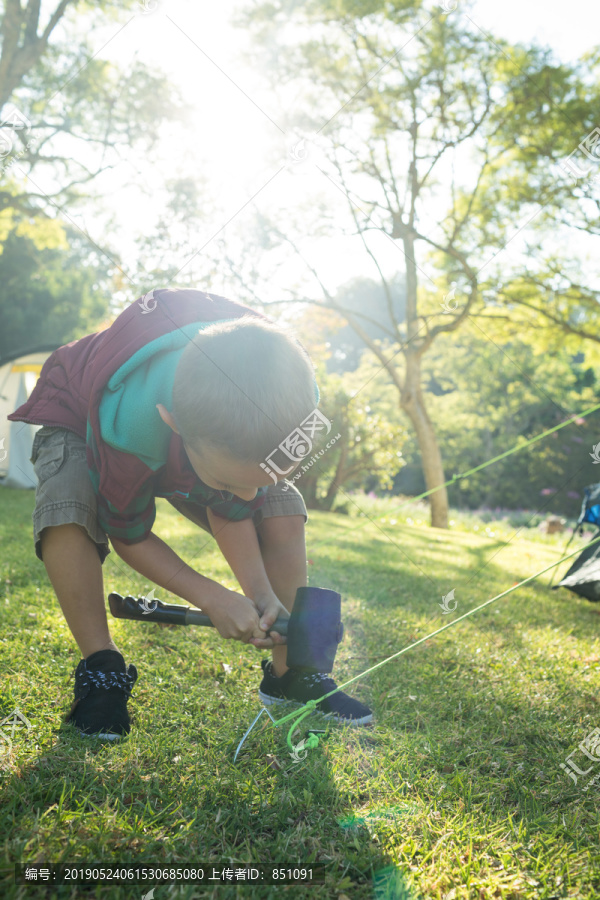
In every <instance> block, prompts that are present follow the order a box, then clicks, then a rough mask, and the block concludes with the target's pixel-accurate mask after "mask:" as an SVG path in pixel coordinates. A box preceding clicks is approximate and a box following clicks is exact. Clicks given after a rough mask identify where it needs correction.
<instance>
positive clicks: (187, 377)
mask: <svg viewBox="0 0 600 900" xmlns="http://www.w3.org/2000/svg"><path fill="white" fill-rule="evenodd" d="M316 404H317V401H316V397H315V379H314V368H313V365H312V363H311V361H310V359H309V357H308V355H307V354H306V352H305V351H304V349H303V348H302V347H301V346H300V345H299V344H298V342H297V341H296V340H295V339H294V338H293V337H292V336H290V335H289V334H287V333H286V332H285V331H283V330H282V329H281V328H279V327H278V326H276V325H274V324H273V323H271V322H267V321H264V320H263V319H259V318H257V317H254V316H244V317H242V318H241V319H233V320H231V321H228V322H221V323H215V324H213V325H209V326H208V327H207V328H204V329H202V330H200V331H199V332H198V333H197V335H196V336H195V337H194V339H193V340H191V341H190V343H189V344H188V346H187V347H186V348H185V350H184V351H183V353H182V355H181V358H180V360H179V363H178V366H177V369H176V372H175V381H174V384H173V404H172V411H171V413H170V414H169V413H167V415H165V412H166V410H164V407H159V412H160V414H161V416H162V418H163V419H164V421H166V422H167V423H168V424H169V425H170V426H171V427H172V428H173V429H174V430H175V431H177V432H178V433H179V434H180V435H181V437H182V440H183V443H184V445H185V448H186V452H187V454H188V456H189V458H190V462H191V463H192V465H193V467H194V469H195V470H196V472H197V474H198V475H199V477H200V478H201V479H202V481H204V482H205V484H209V485H211V486H215V487H217V486H218V487H219V488H220V489H223V490H227V488H226V487H223V484H226V483H227V484H228V485H229V488H230V489H231V492H232V493H235V494H237V495H238V496H243V495H244V490H245V492H246V493H248V492H250V493H252V496H254V494H255V493H256V488H257V487H260V486H266V485H268V484H272V483H273V482H272V479H270V478H269V476H268V475H267V474H266V473H265V471H264V470H263V469H261V468H260V465H259V464H260V463H261V462H264V461H265V459H266V457H267V456H268V455H269V454H270V453H271V452H272V451H273V450H275V448H276V447H277V446H278V445H279V444H280V443H281V441H283V440H284V438H286V437H287V436H288V435H289V434H290V432H292V431H293V430H294V429H295V428H297V427H298V426H299V425H300V423H301V422H302V421H303V420H304V419H305V418H306V417H307V416H308V414H309V413H310V412H312V410H313V409H314V408H315V406H316ZM291 464H292V463H291V461H290V465H291ZM205 476H207V477H205ZM223 476H228V477H226V478H224V477H223ZM211 481H212V482H215V483H214V484H211ZM217 482H218V484H217ZM236 488H240V489H241V493H240V491H239V490H236ZM246 499H249V498H246Z"/></svg>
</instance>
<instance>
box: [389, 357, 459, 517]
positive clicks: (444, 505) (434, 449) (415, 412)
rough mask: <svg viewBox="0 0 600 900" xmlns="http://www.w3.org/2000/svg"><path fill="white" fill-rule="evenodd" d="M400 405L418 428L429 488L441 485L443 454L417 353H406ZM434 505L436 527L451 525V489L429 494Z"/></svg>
mask: <svg viewBox="0 0 600 900" xmlns="http://www.w3.org/2000/svg"><path fill="white" fill-rule="evenodd" d="M400 406H401V408H402V409H403V410H404V412H405V413H406V415H407V416H408V417H409V419H410V421H411V422H412V424H413V427H414V429H415V434H416V436H417V442H418V444H419V450H420V451H421V460H422V465H423V475H424V476H425V485H426V487H427V490H428V491H429V490H431V489H432V488H434V487H438V486H439V485H440V484H443V483H444V481H445V480H446V478H445V476H444V467H443V465H442V454H441V453H440V448H439V444H438V441H437V437H436V434H435V430H434V428H433V423H432V421H431V419H430V418H429V416H428V414H427V409H426V408H425V403H424V400H423V394H422V392H421V359H420V357H419V356H418V354H412V353H411V354H407V355H406V378H405V380H404V390H403V392H402V396H401V399H400ZM428 500H429V504H430V508H431V524H432V526H433V527H434V528H447V527H448V492H447V491H446V488H445V487H444V488H441V489H440V490H439V491H436V492H435V493H434V494H430V495H429V497H428Z"/></svg>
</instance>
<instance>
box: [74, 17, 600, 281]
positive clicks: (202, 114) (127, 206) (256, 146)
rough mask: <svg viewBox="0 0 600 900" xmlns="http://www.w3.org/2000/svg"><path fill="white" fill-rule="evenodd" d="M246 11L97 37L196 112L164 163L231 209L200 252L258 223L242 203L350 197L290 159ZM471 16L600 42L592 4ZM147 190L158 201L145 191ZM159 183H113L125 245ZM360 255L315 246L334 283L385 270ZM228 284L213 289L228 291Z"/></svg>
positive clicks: (564, 39) (599, 20) (551, 36)
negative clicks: (159, 77)
mask: <svg viewBox="0 0 600 900" xmlns="http://www.w3.org/2000/svg"><path fill="white" fill-rule="evenodd" d="M450 2H451V0H450ZM459 3H460V0H459ZM239 6H240V2H239V0H238V2H237V3H234V2H232V0H219V2H218V3H211V4H207V3H199V2H195V0H140V2H139V3H138V11H137V14H135V15H134V16H133V17H131V19H130V21H128V23H127V24H126V25H125V27H121V25H120V24H115V23H114V22H112V23H110V25H107V27H106V29H102V31H101V33H100V32H99V33H98V34H97V41H96V36H94V41H95V43H97V46H98V50H100V48H102V47H103V45H104V44H106V46H104V47H103V49H102V50H101V51H100V55H101V56H106V57H108V58H113V59H115V60H118V61H120V62H126V61H127V60H128V59H130V58H131V56H132V55H133V54H134V53H137V54H138V55H139V56H140V58H141V59H143V60H145V61H146V62H149V61H152V60H155V61H156V63H157V65H158V66H159V67H160V68H161V69H164V70H165V71H166V72H168V73H169V75H170V77H171V79H172V81H173V82H174V83H175V84H176V85H178V87H179V88H180V89H181V91H182V93H183V94H184V96H185V97H186V99H187V101H188V102H189V103H190V104H191V105H193V107H194V109H195V113H194V115H193V117H192V121H191V122H190V123H189V125H188V126H187V127H186V129H185V130H180V129H178V128H172V129H169V128H167V132H168V133H166V134H165V135H164V140H163V143H162V147H163V152H166V153H167V154H168V157H167V156H166V157H165V159H168V162H167V161H165V162H164V163H163V164H162V166H161V167H159V168H162V172H163V173H164V172H165V171H166V174H168V175H169V177H175V176H176V175H177V174H184V173H189V172H190V171H191V172H196V173H197V174H198V176H199V177H202V178H204V179H207V181H208V184H209V185H210V189H211V192H212V193H213V195H214V197H216V198H217V199H218V202H219V203H220V205H221V208H222V210H221V211H220V213H219V214H218V216H217V218H216V220H215V221H214V222H213V221H211V222H210V223H209V224H207V226H206V227H205V228H204V229H201V233H199V234H198V249H199V250H200V249H201V248H202V246H204V245H205V244H206V242H207V241H210V238H211V237H212V236H213V235H214V234H215V233H216V232H218V231H219V230H220V229H221V228H222V227H224V226H225V227H226V225H227V223H228V222H229V221H230V220H232V219H233V218H236V219H237V220H238V221H239V219H240V217H242V220H243V217H246V220H247V221H248V222H249V221H250V215H251V207H250V206H248V207H247V208H246V209H245V210H244V209H242V208H243V207H244V206H245V205H246V204H247V203H248V201H250V199H251V198H253V197H254V198H255V201H254V202H256V204H257V205H258V206H259V207H260V208H261V209H263V210H264V211H268V209H269V205H270V204H271V203H277V204H280V203H281V202H282V200H283V202H285V203H286V204H289V207H290V210H292V211H293V209H294V207H295V205H296V204H297V203H301V202H302V201H303V200H304V199H305V198H306V196H307V194H309V193H310V192H311V191H312V190H320V191H322V192H323V195H324V198H325V202H326V203H327V204H328V205H329V204H331V205H335V204H338V203H339V202H340V195H339V192H338V191H337V190H336V188H335V187H333V186H332V185H331V184H330V183H328V182H327V180H326V179H325V178H324V176H323V175H322V174H321V173H319V172H318V171H317V170H315V169H314V167H312V166H311V165H310V161H307V162H302V161H295V160H294V158H293V156H292V155H291V154H290V148H291V147H292V146H293V145H294V144H295V142H296V141H297V140H298V137H299V135H294V134H285V133H283V125H282V124H281V118H280V115H281V114H280V109H279V101H278V91H277V85H276V83H274V84H272V85H267V84H266V83H265V81H264V73H262V74H261V73H259V72H254V71H252V70H251V69H250V68H249V67H248V65H247V64H246V63H245V62H244V60H243V59H242V55H241V54H242V51H243V50H244V48H247V47H248V46H249V38H248V36H247V35H246V34H244V33H243V32H242V31H241V29H238V28H235V27H234V26H233V25H232V24H231V23H230V17H231V15H232V14H233V13H234V11H235V9H236V8H239ZM469 15H470V18H471V19H472V20H473V22H475V23H476V24H477V25H478V26H479V27H481V28H482V29H483V30H485V31H488V30H489V31H490V32H492V33H493V34H495V35H499V36H503V37H506V38H508V39H509V40H512V41H518V40H520V41H523V42H531V41H537V42H538V43H541V44H548V45H550V46H551V47H552V48H553V49H554V50H555V52H556V54H557V55H558V56H559V57H560V58H561V59H563V60H564V61H569V60H574V59H576V58H577V57H579V56H580V55H581V54H582V53H584V52H585V51H587V50H589V49H591V48H592V46H593V44H594V40H597V41H598V42H600V4H598V3H595V2H592V0H569V3H568V12H567V9H566V7H565V3H564V0H548V2H545V3H544V4H540V3H539V2H537V0H502V2H491V0H478V2H475V3H474V5H473V6H472V10H471V11H470V12H469ZM122 21H126V20H125V19H123V20H122ZM119 29H121V30H119ZM107 41H108V43H106V42H107ZM576 143H577V142H576V141H574V144H576ZM165 167H168V169H167V170H166V169H165ZM280 170H281V171H280ZM142 183H145V186H146V190H147V192H148V193H147V195H146V196H144V195H143V194H141V193H140V190H139V187H140V184H142ZM154 183H155V176H154V175H153V174H152V173H151V172H150V171H149V172H148V174H147V175H146V176H143V177H142V178H141V179H140V177H139V176H138V175H132V172H131V170H130V169H129V168H128V167H127V166H123V167H122V170H121V171H119V170H117V171H116V172H114V173H112V174H111V175H110V176H107V179H106V182H105V190H104V202H105V206H106V208H107V210H109V211H110V213H112V214H113V215H114V216H115V218H116V223H117V225H118V226H120V227H121V229H122V235H121V236H120V237H119V239H118V246H120V247H121V248H122V249H123V248H127V244H128V239H130V238H131V237H132V236H133V235H134V234H135V233H136V232H138V233H140V232H143V231H144V228H145V227H146V223H148V222H152V221H153V219H154V218H155V217H156V215H157V214H158V212H159V210H160V197H159V196H158V195H157V194H156V191H154V190H153V189H152V185H153V184H154ZM340 208H342V207H340ZM241 209H242V211H241V212H240V210H241ZM88 226H89V227H90V232H91V233H92V234H93V233H94V231H93V227H92V226H91V225H90V223H89V222H88ZM374 246H375V245H374ZM377 247H378V253H379V254H380V259H381V262H382V265H383V267H384V268H385V269H386V271H392V270H393V269H395V268H397V267H398V265H399V264H400V263H401V260H399V259H398V252H399V251H398V250H397V249H395V248H394V247H393V246H391V244H390V242H389V241H388V240H387V239H386V238H380V239H379V243H378V244H377ZM358 249H359V248H358V246H357V245H356V244H352V242H351V241H350V242H349V241H348V239H346V238H343V239H342V238H340V239H339V240H328V241H327V243H326V244H323V246H322V247H321V248H320V249H319V247H318V246H316V245H315V246H314V247H313V253H314V256H313V259H314V260H315V261H316V262H317V263H318V267H319V270H320V272H321V273H322V275H323V278H324V280H325V281H326V282H327V283H328V284H329V286H330V287H335V286H336V285H338V284H339V283H341V282H343V281H345V280H347V279H348V278H349V277H351V276H353V275H357V274H361V273H363V274H368V275H370V276H373V275H374V274H375V272H374V270H373V268H372V265H371V264H369V263H367V262H366V261H365V257H364V256H363V255H361V254H360V253H359V252H357V250H358ZM125 252H127V250H126V249H125ZM180 262H181V264H183V263H184V260H183V259H182V260H181V261H180ZM183 280H184V279H180V280H179V283H180V284H181V283H183ZM218 288H219V286H218V285H213V286H212V289H213V290H214V291H215V292H217V293H218Z"/></svg>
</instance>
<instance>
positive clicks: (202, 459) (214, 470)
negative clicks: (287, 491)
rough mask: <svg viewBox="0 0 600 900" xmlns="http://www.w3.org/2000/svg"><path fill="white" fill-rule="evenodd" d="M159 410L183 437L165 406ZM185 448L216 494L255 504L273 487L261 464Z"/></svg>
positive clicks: (159, 404)
mask: <svg viewBox="0 0 600 900" xmlns="http://www.w3.org/2000/svg"><path fill="white" fill-rule="evenodd" d="M157 409H158V411H159V413H160V416H161V418H162V420H163V421H164V422H166V424H167V425H168V426H169V427H170V428H171V429H172V430H173V431H174V432H175V433H176V434H179V432H178V431H177V428H176V427H175V422H174V421H173V417H172V416H171V414H170V413H169V412H168V410H167V409H166V408H165V407H164V406H163V405H162V404H161V403H158V404H157ZM183 446H184V448H185V452H186V454H187V457H188V459H189V461H190V463H191V466H192V468H193V470H194V472H195V473H196V475H197V476H198V478H199V479H200V480H201V481H203V482H204V484H206V485H207V486H208V487H211V488H213V489H214V490H217V491H229V492H230V493H232V494H235V495H236V497H241V499H242V500H254V498H255V497H256V493H257V491H258V488H259V487H268V486H269V485H270V484H273V479H272V478H271V477H270V476H269V475H268V474H267V473H266V472H265V470H264V469H261V467H260V465H259V464H258V463H250V464H248V463H241V462H238V460H236V459H233V457H231V456H228V455H227V454H225V453H222V452H212V453H209V452H205V453H202V455H201V456H200V455H199V454H197V453H195V452H194V451H193V450H192V448H191V447H188V445H187V444H185V443H184V445H183ZM299 465H300V463H298V464H297V465H296V466H294V469H292V470H291V471H290V472H288V473H287V474H286V475H285V476H284V475H282V476H281V477H279V478H278V479H277V480H278V481H283V480H284V478H287V477H289V476H290V475H292V474H293V472H294V471H295V470H296V469H297V468H298V466H299Z"/></svg>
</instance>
